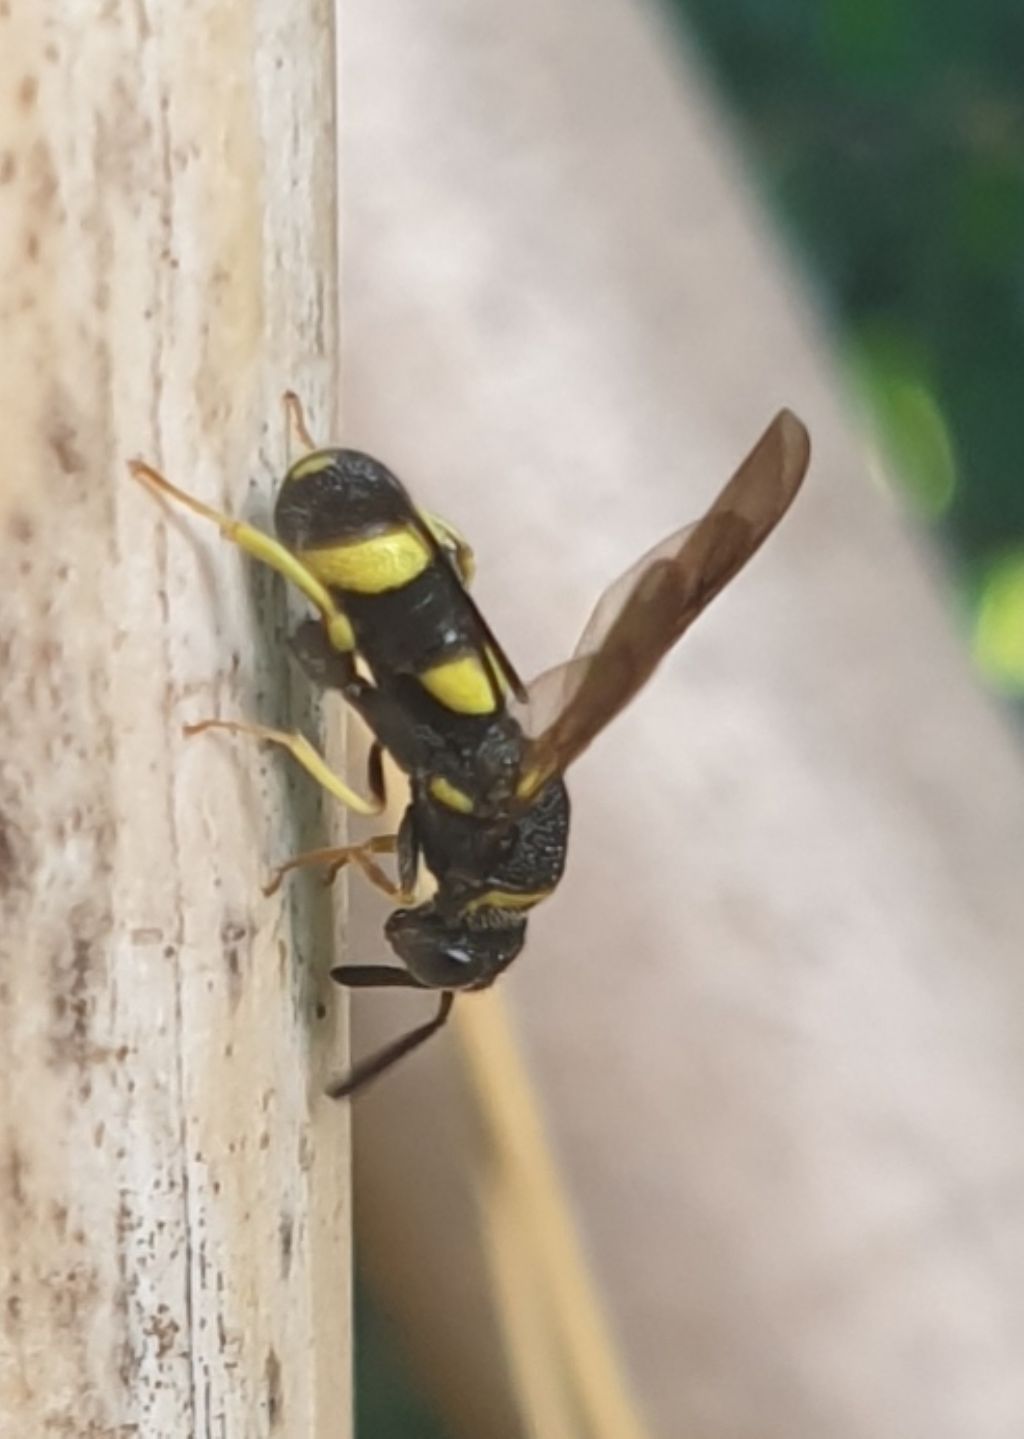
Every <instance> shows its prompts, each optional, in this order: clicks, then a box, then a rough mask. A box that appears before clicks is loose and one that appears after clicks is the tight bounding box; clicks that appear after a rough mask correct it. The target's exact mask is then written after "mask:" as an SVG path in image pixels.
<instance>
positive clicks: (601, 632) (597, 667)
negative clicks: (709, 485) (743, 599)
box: [524, 410, 810, 788]
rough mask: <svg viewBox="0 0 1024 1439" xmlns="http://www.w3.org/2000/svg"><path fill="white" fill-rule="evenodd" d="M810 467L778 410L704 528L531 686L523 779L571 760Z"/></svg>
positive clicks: (672, 544) (749, 549)
mask: <svg viewBox="0 0 1024 1439" xmlns="http://www.w3.org/2000/svg"><path fill="white" fill-rule="evenodd" d="M809 459H810V439H809V437H808V434H807V431H806V429H805V428H804V426H803V425H802V424H801V422H800V421H799V420H798V419H797V417H796V416H795V415H794V414H792V413H791V411H789V410H781V411H780V412H779V414H777V415H776V417H775V419H774V420H773V421H772V422H771V424H770V425H769V426H768V428H767V430H765V432H764V434H763V435H762V436H761V438H760V439H759V440H758V442H757V444H756V445H755V446H754V448H753V449H752V450H751V452H750V454H749V455H748V456H747V458H746V459H745V460H744V461H743V463H742V464H741V465H740V467H739V469H738V470H737V471H736V473H735V474H734V475H733V477H732V479H731V480H730V481H729V483H728V484H727V485H726V486H725V488H724V489H723V490H722V492H721V494H720V495H719V496H718V498H717V499H716V500H715V502H714V503H713V504H712V506H711V508H710V509H709V510H708V512H707V513H706V514H705V515H704V516H703V518H702V519H699V520H698V521H697V522H696V524H693V525H688V526H687V527H686V528H685V529H683V530H679V531H678V532H677V533H676V534H674V535H670V536H669V538H668V539H667V540H663V541H662V542H661V543H660V544H659V545H656V546H655V548H654V549H653V550H651V551H649V553H648V554H646V555H644V557H643V559H641V560H640V561H639V562H638V563H637V564H635V565H634V566H633V567H632V569H630V570H629V571H627V573H626V574H625V575H623V576H622V578H621V579H619V580H617V581H616V582H615V583H614V584H613V585H612V586H611V587H610V588H609V589H608V590H606V591H605V593H604V594H603V595H602V596H601V599H600V600H599V601H598V604H597V607H596V608H595V610H594V612H593V614H592V615H591V617H590V620H589V621H588V623H587V626H586V628H585V629H584V631H583V635H582V637H581V639H580V642H579V644H578V645H577V647H576V651H575V654H574V655H573V658H572V659H571V660H569V661H568V662H567V663H566V664H563V665H559V666H558V667H557V668H556V669H553V670H548V671H546V672H545V673H544V674H542V675H540V676H539V677H538V678H537V679H536V680H535V681H534V682H533V683H532V684H531V685H530V688H529V707H528V712H527V715H526V718H525V722H524V728H525V729H526V730H527V732H528V733H529V734H531V735H533V736H534V737H535V738H534V739H533V742H532V744H531V746H530V753H529V755H528V758H527V770H528V772H529V773H530V774H531V775H533V776H535V778H536V781H537V782H538V783H539V782H540V780H542V779H544V778H546V777H548V776H549V775H551V774H556V773H561V772H562V771H564V770H565V769H567V768H568V767H569V765H571V764H572V762H573V761H574V760H575V759H578V758H579V756H580V755H581V754H582V753H583V751H584V750H585V749H586V748H587V746H588V745H589V744H590V742H591V740H593V739H594V738H595V736H596V735H598V734H599V733H600V731H601V730H602V729H604V727H605V725H606V724H608V722H609V721H610V720H612V719H614V717H615V715H617V714H618V712H619V710H621V709H622V708H623V707H624V706H625V705H627V704H628V703H629V701H630V700H631V699H632V698H633V696H634V695H635V694H636V693H637V691H638V690H639V689H640V688H641V687H642V686H643V685H644V684H646V682H647V680H648V679H650V677H651V675H652V674H653V673H654V670H655V669H656V668H657V665H658V663H659V661H660V660H661V659H662V658H663V656H664V655H665V654H666V653H667V652H668V651H669V650H670V649H671V648H672V646H673V645H674V644H675V643H676V641H677V640H678V639H679V638H680V636H681V635H682V634H684V632H685V631H686V630H687V629H688V628H689V627H690V625H691V624H692V623H693V621H694V620H695V619H696V618H697V616H698V615H699V614H700V613H701V611H702V610H703V609H704V608H705V606H706V605H708V604H709V603H710V602H711V600H713V599H714V597H715V596H716V595H717V594H718V593H719V592H720V591H721V590H722V589H723V588H724V587H725V586H726V585H727V584H728V583H729V581H730V580H731V579H732V578H733V576H734V575H736V574H737V573H738V572H739V571H740V570H741V569H742V568H743V566H744V565H745V564H746V562H747V560H749V559H750V557H751V555H752V554H754V553H755V551H756V550H757V549H759V548H760V546H761V544H762V543H763V541H764V540H765V539H766V538H767V536H768V535H769V534H771V532H772V530H773V529H774V528H775V526H776V525H777V524H778V522H779V521H780V520H781V519H782V516H783V515H784V514H785V513H786V511H787V510H788V509H789V506H790V505H791V504H792V502H793V498H794V496H795V495H796V492H797V490H798V489H799V488H800V485H801V483H802V481H803V478H804V475H805V474H806V473H807V465H808V461H809ZM531 788H532V787H531Z"/></svg>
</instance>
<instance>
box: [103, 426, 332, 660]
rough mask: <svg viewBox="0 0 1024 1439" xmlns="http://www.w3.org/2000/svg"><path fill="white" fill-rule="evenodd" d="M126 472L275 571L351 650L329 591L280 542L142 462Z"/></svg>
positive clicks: (131, 463)
mask: <svg viewBox="0 0 1024 1439" xmlns="http://www.w3.org/2000/svg"><path fill="white" fill-rule="evenodd" d="M296 403H297V401H296ZM300 414H301V409H300ZM128 470H129V472H130V473H131V475H132V476H133V477H134V478H135V479H136V480H139V481H140V482H141V483H142V484H144V485H146V486H148V488H149V489H151V490H153V491H154V492H155V493H156V494H160V495H165V496H168V497H169V498H170V499H172V500H177V502H178V503H179V504H180V505H184V506H185V508H186V509H189V510H191V511H192V512H193V514H196V515H202V517H203V519H205V520H211V521H212V522H213V523H214V524H215V525H216V526H217V528H218V529H219V530H220V532H221V534H222V535H223V536H224V537H225V539H228V540H230V541H231V542H232V544H235V545H237V546H238V547H239V549H242V550H244V551H245V552H246V554H249V555H252V556H253V558H254V559H257V560H260V561H261V562H262V563H263V564H265V565H268V566H269V567H270V569H272V570H276V571H277V573H278V574H279V575H283V576H284V578H285V579H286V580H289V581H290V582H291V583H292V584H293V585H294V586H295V587H296V589H298V590H301V592H302V593H303V594H304V595H305V596H306V598H307V599H308V600H309V601H310V602H311V603H312V604H314V605H315V606H316V608H317V609H318V610H319V611H320V613H321V615H323V617H324V622H325V624H326V625H327V632H328V635H329V636H330V640H331V644H332V645H333V646H334V648H335V649H338V650H344V651H350V650H352V649H354V647H355V638H354V636H353V634H352V627H351V625H350V624H349V622H348V620H347V619H346V617H345V616H344V615H343V614H342V612H341V611H340V610H339V609H338V608H337V606H336V605H335V603H334V600H333V599H332V598H331V594H330V591H329V590H327V589H326V588H325V587H324V586H323V585H322V584H321V583H320V581H319V580H318V579H317V578H316V576H315V575H313V574H311V573H310V571H309V570H308V569H307V568H306V566H305V565H304V564H303V563H302V561H301V560H300V559H298V558H297V557H296V556H295V555H293V554H292V552H291V550H289V549H286V548H285V546H284V545H282V544H281V542H280V541H279V540H275V539H274V537H273V536H272V535H268V534H265V533H264V531H263V530H258V529H256V527H255V525H248V524H246V523H245V521H244V520H234V519H232V518H231V516H230V515H225V514H224V513H223V512H222V511H221V510H215V509H213V507H212V506H210V505H206V504H204V503H203V501H202V500H197V499H195V497H194V496H192V495H190V494H187V493H186V492H185V491H184V490H179V489H178V486H177V485H172V484H171V482H170V480H169V479H167V478H166V476H164V475H162V474H161V473H160V471H159V470H155V469H154V468H153V466H152V465H147V464H146V462H145V461H144V460H129V461H128Z"/></svg>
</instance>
